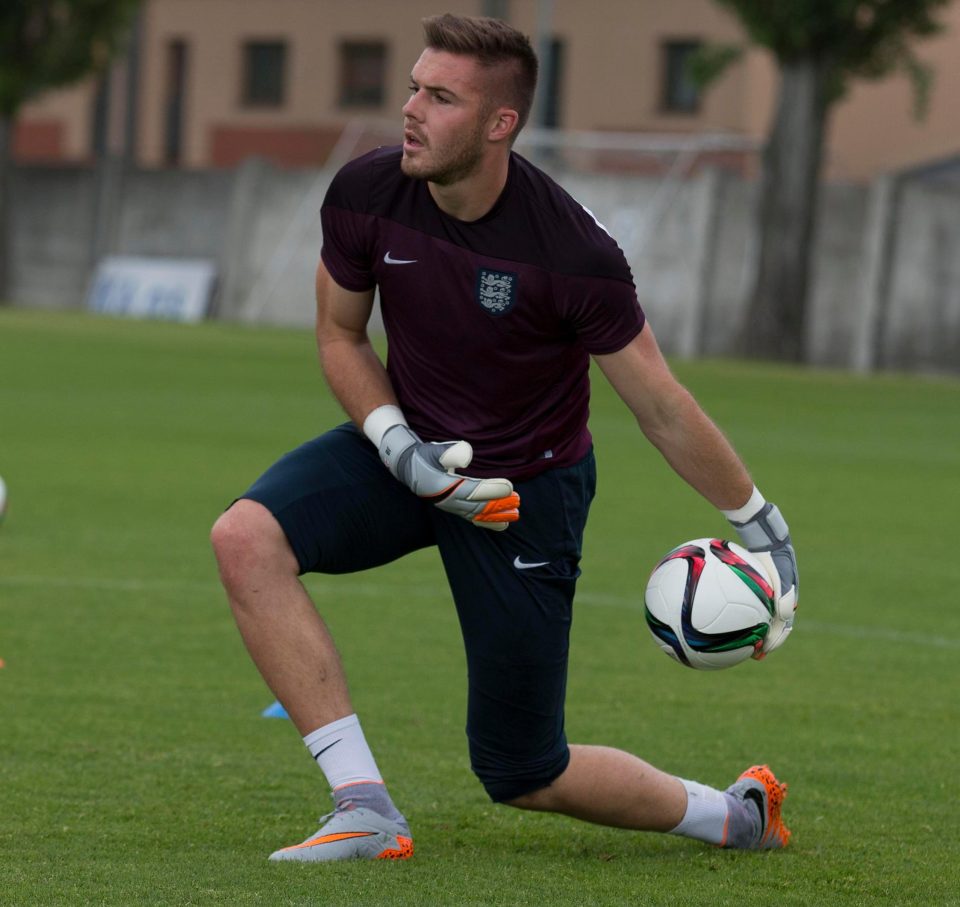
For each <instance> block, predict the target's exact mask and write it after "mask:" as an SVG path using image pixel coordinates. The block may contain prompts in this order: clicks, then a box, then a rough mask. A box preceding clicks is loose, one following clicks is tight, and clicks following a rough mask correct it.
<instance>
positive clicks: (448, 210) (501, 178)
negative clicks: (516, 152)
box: [427, 156, 510, 222]
mask: <svg viewBox="0 0 960 907" xmlns="http://www.w3.org/2000/svg"><path fill="white" fill-rule="evenodd" d="M509 172H510V159H509V156H507V157H505V158H503V159H497V161H496V163H493V162H491V163H489V164H487V165H486V166H484V167H481V168H480V169H479V170H477V171H476V172H475V173H472V174H470V176H467V177H465V178H464V179H462V180H458V181H457V182H456V183H452V184H450V185H448V186H441V185H438V184H437V183H428V184H427V186H428V188H429V189H430V195H431V196H432V197H433V200H434V201H435V202H436V203H437V207H438V208H439V209H440V210H441V211H443V213H444V214H448V215H450V217H455V218H456V219H457V220H462V221H467V222H470V221H474V220H479V219H480V218H481V217H483V216H484V215H485V214H487V213H488V212H489V211H490V209H491V208H492V207H493V206H494V205H495V204H496V203H497V199H498V198H500V193H501V192H503V187H504V186H506V184H507V176H508V174H509Z"/></svg>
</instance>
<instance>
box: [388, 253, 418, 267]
mask: <svg viewBox="0 0 960 907" xmlns="http://www.w3.org/2000/svg"><path fill="white" fill-rule="evenodd" d="M383 260H384V261H385V262H386V263H387V264H388V265H415V264H416V263H417V259H415V258H393V257H392V256H391V255H390V253H389V252H387V254H386V255H384V256H383Z"/></svg>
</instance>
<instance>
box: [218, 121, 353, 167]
mask: <svg viewBox="0 0 960 907" xmlns="http://www.w3.org/2000/svg"><path fill="white" fill-rule="evenodd" d="M339 135H340V130H339V129H323V128H308V127H299V128H298V127H272V128H268V127H256V126H214V127H212V128H211V130H210V162H211V163H212V164H213V166H214V167H233V166H235V165H237V164H239V163H240V162H242V161H243V159H244V158H246V157H250V156H251V155H256V156H258V157H262V158H264V159H265V160H267V161H269V162H270V163H271V164H274V165H275V166H278V167H317V166H320V165H322V164H323V163H324V161H326V159H327V155H329V153H330V150H331V149H332V148H333V146H334V144H335V143H336V141H337V138H338V137H339Z"/></svg>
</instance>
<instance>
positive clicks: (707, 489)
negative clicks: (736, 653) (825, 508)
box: [596, 324, 799, 654]
mask: <svg viewBox="0 0 960 907" xmlns="http://www.w3.org/2000/svg"><path fill="white" fill-rule="evenodd" d="M596 360H597V364H598V365H599V366H600V368H601V370H602V371H603V373H604V375H606V377H607V380H608V381H609V382H610V383H611V384H612V385H613V387H614V389H615V390H616V391H617V393H618V394H619V395H620V397H621V398H622V399H623V401H624V402H625V403H626V404H627V406H628V407H629V408H630V410H631V412H633V414H634V416H636V419H637V424H638V425H639V426H640V429H641V430H642V431H643V433H644V435H646V437H647V438H648V439H649V440H650V442H651V443H652V444H653V445H654V446H655V447H656V448H657V450H659V451H660V453H661V454H663V457H664V459H666V461H667V462H668V463H669V464H670V466H671V467H672V468H673V469H674V470H675V471H676V473H677V474H678V475H679V476H680V477H681V478H683V479H684V480H685V481H686V482H687V483H688V484H689V485H690V486H691V487H693V488H694V489H696V490H697V491H698V492H700V494H702V495H703V496H704V497H705V498H706V499H707V500H708V501H710V502H711V503H712V504H713V505H714V506H715V507H717V508H718V509H720V510H721V511H723V514H724V516H726V517H727V519H728V520H730V522H731V524H732V525H733V527H734V528H735V529H736V530H737V534H738V535H739V536H740V540H741V541H742V542H743V544H744V546H745V547H746V548H748V549H749V550H750V551H752V552H754V553H755V554H757V555H758V556H759V557H760V560H761V562H762V563H763V564H764V566H765V568H766V569H767V573H768V574H769V576H770V580H771V582H773V584H774V589H775V592H776V599H777V608H778V615H777V616H778V623H777V627H776V630H775V632H771V633H768V635H767V639H766V641H765V642H764V646H763V654H766V653H769V652H772V651H773V650H774V649H776V648H777V647H779V646H781V645H782V644H783V643H784V641H785V640H786V638H787V635H788V634H789V633H790V631H791V629H792V628H793V616H794V611H795V610H796V606H797V598H798V587H799V584H798V579H797V559H796V556H795V554H794V550H793V544H792V542H791V540H790V530H789V528H788V526H787V524H786V521H785V520H784V519H783V516H782V515H781V513H780V510H779V509H778V508H777V507H776V506H775V505H773V504H770V503H769V502H767V501H766V500H765V499H764V497H763V495H761V494H760V492H759V491H758V490H757V488H756V486H755V485H754V484H753V481H752V479H751V478H750V475H749V473H748V472H747V469H746V467H745V466H744V464H743V462H742V461H741V460H740V458H739V457H738V456H737V454H736V452H735V451H734V449H733V447H732V446H731V445H730V442H729V441H727V439H726V437H724V435H723V433H722V432H721V431H720V429H719V428H717V426H716V425H715V424H714V423H713V422H712V421H711V419H710V418H709V416H707V414H706V413H705V412H704V411H703V409H702V408H701V407H700V405H699V404H698V403H697V401H696V400H695V399H694V398H693V395H692V394H691V393H690V392H689V391H688V390H687V389H686V388H685V387H684V386H683V385H682V384H680V382H679V381H677V379H676V378H675V377H674V375H673V373H672V372H671V371H670V367H669V366H668V365H667V362H666V360H665V359H664V358H663V354H662V353H661V352H660V347H659V345H658V344H657V341H656V338H655V337H654V335H653V330H652V329H651V327H650V325H649V324H646V325H644V327H643V330H642V331H641V332H640V333H639V334H638V335H637V336H636V337H635V338H634V339H633V340H632V341H631V342H630V343H628V344H627V345H626V346H625V347H624V348H623V349H621V350H619V351H618V352H616V353H610V354H608V355H604V356H597V357H596Z"/></svg>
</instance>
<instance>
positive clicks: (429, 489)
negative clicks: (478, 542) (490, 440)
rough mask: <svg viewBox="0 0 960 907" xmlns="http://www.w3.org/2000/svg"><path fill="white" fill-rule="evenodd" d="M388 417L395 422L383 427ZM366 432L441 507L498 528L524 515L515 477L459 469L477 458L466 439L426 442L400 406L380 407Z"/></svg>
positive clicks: (390, 465)
mask: <svg viewBox="0 0 960 907" xmlns="http://www.w3.org/2000/svg"><path fill="white" fill-rule="evenodd" d="M384 410H389V412H384ZM385 421H392V424H390V425H389V426H388V427H387V428H386V429H382V425H383V423H384V422H385ZM364 432H365V434H366V435H367V437H369V438H370V439H371V440H372V441H374V443H375V444H376V445H377V447H378V449H379V451H380V459H381V460H382V461H383V463H384V465H385V466H386V467H387V469H389V470H390V472H391V473H392V474H393V476H394V477H395V478H397V479H399V480H400V481H401V482H403V484H404V485H406V486H407V488H409V489H410V490H411V491H412V492H413V493H414V494H415V495H417V496H418V497H420V498H423V499H424V500H428V501H432V502H433V503H434V504H435V505H436V506H437V507H439V508H440V509H441V510H445V511H447V512H448V513H454V514H456V515H457V516H461V517H463V518H464V519H465V520H470V521H471V522H473V523H476V524H477V525H478V526H482V527H483V528H485V529H494V530H497V531H502V530H504V529H506V528H507V527H508V526H509V524H510V523H514V522H516V521H517V520H518V519H520V511H519V507H520V496H519V495H518V494H517V493H516V492H515V491H514V490H513V485H512V484H511V483H510V482H509V480H507V479H472V478H469V477H467V476H461V475H457V473H455V472H454V470H455V469H463V468H464V467H466V466H469V465H470V461H471V460H472V459H473V448H472V447H471V446H470V444H469V443H467V442H466V441H445V442H443V443H433V442H425V441H421V440H420V438H419V437H417V435H416V434H415V433H414V432H413V431H412V430H411V429H410V427H409V426H408V425H407V424H406V420H404V419H403V413H402V412H400V410H399V409H398V408H396V407H379V408H378V409H376V410H374V411H373V413H371V414H370V416H368V417H367V419H366V420H365V421H364ZM378 435H379V440H377V436H378Z"/></svg>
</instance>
